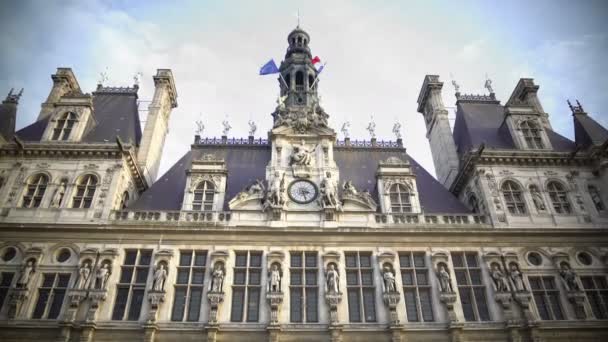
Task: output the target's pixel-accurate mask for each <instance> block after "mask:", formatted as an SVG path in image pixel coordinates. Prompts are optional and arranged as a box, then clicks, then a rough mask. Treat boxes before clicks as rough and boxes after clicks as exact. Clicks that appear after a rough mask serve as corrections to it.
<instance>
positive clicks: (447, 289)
mask: <svg viewBox="0 0 608 342" xmlns="http://www.w3.org/2000/svg"><path fill="white" fill-rule="evenodd" d="M437 278H439V288H440V290H441V292H444V293H451V292H454V290H453V289H452V280H451V279H450V273H449V272H448V271H447V266H445V264H444V263H441V264H439V271H437Z"/></svg>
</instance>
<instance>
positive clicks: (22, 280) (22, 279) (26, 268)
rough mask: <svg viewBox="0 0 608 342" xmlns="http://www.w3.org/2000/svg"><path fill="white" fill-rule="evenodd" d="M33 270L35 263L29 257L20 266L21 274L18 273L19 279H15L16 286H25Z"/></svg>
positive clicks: (34, 269) (34, 270)
mask: <svg viewBox="0 0 608 342" xmlns="http://www.w3.org/2000/svg"><path fill="white" fill-rule="evenodd" d="M35 272H36V265H35V263H34V261H33V260H31V259H30V260H28V261H27V262H26V263H25V265H23V267H22V268H21V274H20V275H19V279H17V287H19V288H27V285H28V284H29V282H30V279H31V276H32V274H33V273H35Z"/></svg>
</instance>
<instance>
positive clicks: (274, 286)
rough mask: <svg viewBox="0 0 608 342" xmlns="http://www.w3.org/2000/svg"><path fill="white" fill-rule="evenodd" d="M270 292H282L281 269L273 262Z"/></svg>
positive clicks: (269, 285) (269, 279)
mask: <svg viewBox="0 0 608 342" xmlns="http://www.w3.org/2000/svg"><path fill="white" fill-rule="evenodd" d="M268 292H281V271H280V270H279V266H277V264H273V265H272V267H271V270H270V275H269V277H268Z"/></svg>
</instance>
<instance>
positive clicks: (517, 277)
mask: <svg viewBox="0 0 608 342" xmlns="http://www.w3.org/2000/svg"><path fill="white" fill-rule="evenodd" d="M510 267H511V270H510V271H509V276H510V277H511V281H513V286H515V290H516V291H526V287H525V286H524V279H523V277H522V274H521V272H520V271H519V268H518V267H517V265H516V264H515V263H512V264H511V265H510Z"/></svg>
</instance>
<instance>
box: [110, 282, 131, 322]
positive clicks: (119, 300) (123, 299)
mask: <svg viewBox="0 0 608 342" xmlns="http://www.w3.org/2000/svg"><path fill="white" fill-rule="evenodd" d="M128 296H129V288H128V287H119V288H118V291H117V292H116V301H115V302H114V312H113V313H112V319H113V320H121V319H122V318H123V316H124V314H125V309H126V308H127V298H128Z"/></svg>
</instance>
